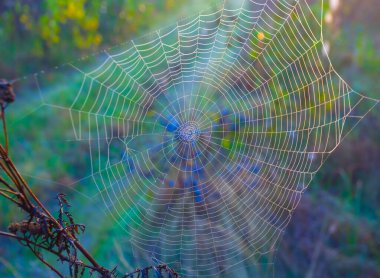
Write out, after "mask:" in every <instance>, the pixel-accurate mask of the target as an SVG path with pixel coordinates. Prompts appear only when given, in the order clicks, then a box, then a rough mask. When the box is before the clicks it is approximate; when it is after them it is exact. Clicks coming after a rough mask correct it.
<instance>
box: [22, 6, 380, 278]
mask: <svg viewBox="0 0 380 278" xmlns="http://www.w3.org/2000/svg"><path fill="white" fill-rule="evenodd" d="M232 2H234V3H232ZM321 29H322V25H321V19H320V18H319V16H316V15H315V13H313V11H312V10H311V8H310V6H309V5H308V3H306V2H305V1H303V0H299V1H296V0H281V1H280V0H255V1H251V0H246V1H241V2H238V4H237V3H236V1H231V3H230V2H226V3H223V4H222V6H221V7H219V8H218V9H216V10H213V11H207V12H202V13H200V14H199V15H197V16H195V17H191V18H187V19H183V20H181V21H179V22H178V23H177V24H176V25H173V26H170V27H167V28H163V29H161V30H159V31H157V32H154V33H151V34H149V35H147V36H145V37H143V38H140V39H137V40H133V41H131V42H128V43H126V44H124V45H120V46H117V47H114V48H111V49H108V50H106V51H104V52H102V53H99V54H97V55H94V56H91V57H86V58H84V59H81V60H80V61H76V62H73V63H70V64H67V65H66V66H64V67H63V68H60V69H58V70H57V71H56V72H55V71H50V72H47V73H40V74H37V75H35V76H34V77H33V80H29V81H28V82H31V83H33V84H35V86H36V89H38V92H39V93H40V94H39V97H38V99H39V100H38V101H37V102H39V103H40V105H39V106H38V107H37V108H36V109H35V110H33V111H30V114H28V116H29V117H31V115H34V114H37V115H38V117H40V118H41V119H42V120H44V121H53V119H54V121H55V122H54V123H55V125H56V126H57V127H59V128H57V131H52V130H47V131H46V134H45V136H47V137H49V136H50V137H51V138H50V139H49V140H48V142H47V145H46V146H35V148H36V149H37V150H36V151H35V152H36V153H38V154H40V152H45V155H46V152H47V151H46V150H48V149H53V150H55V151H53V154H48V155H51V156H52V155H54V156H55V157H62V159H63V157H67V154H68V152H73V150H75V153H78V156H77V157H74V158H72V159H71V160H70V163H71V164H70V163H69V165H74V166H71V167H76V166H75V165H77V164H78V163H77V161H80V160H83V161H84V163H82V164H80V165H81V167H83V168H81V169H80V170H81V172H82V173H84V174H83V175H82V176H77V177H75V178H73V179H74V180H73V181H71V183H69V184H79V183H80V184H82V186H81V187H79V189H78V190H79V191H80V192H81V193H82V194H84V195H85V196H88V198H90V199H94V198H98V197H101V198H102V199H103V200H104V205H105V207H106V209H107V211H108V215H110V216H112V217H113V219H114V220H115V222H117V223H118V224H120V226H121V227H123V229H125V231H126V234H127V235H128V237H129V240H130V242H131V244H132V246H133V249H134V255H135V256H136V257H141V258H152V259H154V260H156V261H161V262H165V263H169V264H170V265H171V266H172V267H174V268H175V269H178V270H179V271H180V273H181V274H183V275H185V276H186V277H192V276H194V277H199V276H213V277H214V276H216V275H219V274H222V273H226V271H228V270H229V269H234V268H237V267H242V266H246V267H247V266H251V265H259V264H261V263H263V262H264V263H271V262H270V261H265V260H263V259H262V258H263V257H264V255H266V254H272V253H273V251H274V250H275V244H276V242H277V241H278V239H279V237H280V236H281V235H282V233H283V231H284V229H285V227H286V226H287V224H288V222H289V221H290V218H291V215H292V212H293V211H294V210H295V209H296V207H297V205H298V203H299V201H300V199H301V196H302V193H303V192H304V191H305V189H306V188H307V186H308V185H309V183H310V181H311V179H312V178H313V176H314V175H315V173H316V172H317V171H318V169H319V168H320V167H321V165H322V164H323V162H324V161H325V160H326V158H327V157H328V155H329V154H331V153H332V152H333V151H334V149H335V148H336V147H337V146H338V145H339V143H340V142H341V141H342V139H343V138H344V137H345V135H347V133H348V132H350V130H351V129H352V127H353V126H355V125H356V124H357V122H359V121H360V119H362V118H363V117H364V116H365V115H366V114H367V113H368V112H369V110H370V109H371V108H372V107H374V105H376V104H377V101H374V100H371V99H369V98H366V97H365V96H362V95H361V94H358V93H356V92H355V91H353V90H352V89H351V88H350V87H349V86H348V85H347V83H346V82H345V81H344V80H342V79H341V78H340V76H339V75H338V74H337V73H336V72H335V70H334V68H333V67H332V65H331V63H330V61H329V59H328V57H327V54H326V52H325V50H324V45H323V38H322V35H321V34H322V32H321ZM62 72H64V73H65V76H66V77H65V80H64V82H62ZM51 84H60V85H59V86H58V85H55V86H52V85H51ZM16 85H17V84H16ZM52 115H54V116H52ZM34 140H35V139H34ZM53 145H54V146H56V145H60V147H61V148H62V147H63V149H64V150H63V151H62V150H61V149H60V150H58V149H56V148H54V147H52V146H53ZM38 148H40V149H41V150H43V151H39V150H38ZM32 156H33V154H32ZM36 163H38V162H36ZM58 164H59V163H58ZM87 174H88V175H87ZM49 179H53V180H54V179H56V180H58V179H59V175H58V174H57V176H52V177H49ZM62 183H63V182H62ZM94 186H96V188H97V192H98V193H96V194H94V193H91V192H92V191H91V190H92V189H93V188H94ZM246 275H247V276H248V277H252V273H249V272H247V273H246ZM241 277H243V276H241Z"/></svg>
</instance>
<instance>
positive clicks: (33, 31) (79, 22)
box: [0, 0, 186, 77]
mask: <svg viewBox="0 0 380 278" xmlns="http://www.w3.org/2000/svg"><path fill="white" fill-rule="evenodd" d="M185 2H186V1H185V0H176V1H174V0H163V1H149V0H141V1H136V0H122V1H119V0H110V1H103V0H91V1H89V0H37V1H26V0H5V1H1V3H0V18H1V22H0V45H1V46H0V49H1V53H2V59H1V60H0V72H1V73H5V77H8V76H20V75H23V74H26V73H32V72H35V71H38V70H40V69H41V68H46V67H49V66H53V65H54V66H55V65H58V64H61V63H63V62H67V61H69V60H71V59H74V58H76V57H78V56H80V55H83V54H88V53H91V52H94V51H96V50H98V49H103V48H106V47H108V46H111V45H114V44H118V43H121V42H124V41H127V40H128V39H129V38H131V37H132V36H134V35H136V34H138V33H141V32H143V31H145V30H147V29H149V28H150V27H151V26H152V25H162V24H165V23H167V22H168V21H167V20H168V18H170V16H169V17H168V16H167V15H168V14H169V15H170V14H172V13H178V9H179V8H180V7H182V6H183V4H184V3H185ZM62 53H64V54H65V55H62ZM15 65H16V66H15Z"/></svg>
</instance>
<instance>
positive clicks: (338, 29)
mask: <svg viewBox="0 0 380 278" xmlns="http://www.w3.org/2000/svg"><path fill="white" fill-rule="evenodd" d="M217 2H218V1H215V0H203V1H201V0H196V1H189V0H160V1H147V0H124V1H123V0H120V1H117V0H109V1H103V0H91V1H89V0H77V1H75V0H59V1H57V0H37V1H32V0H2V1H1V2H0V50H1V51H0V53H1V57H0V77H1V78H7V79H9V80H13V79H17V78H20V77H22V76H24V75H28V74H31V73H34V72H37V71H40V70H42V69H46V70H49V69H51V68H52V67H54V66H57V65H61V64H62V63H65V62H68V61H71V60H76V59H78V58H80V57H83V56H85V55H88V54H92V53H95V52H96V51H99V50H102V49H105V48H107V47H110V46H113V45H115V44H119V43H122V42H124V41H127V40H128V39H131V38H134V37H138V36H139V35H142V34H144V33H146V32H149V30H156V29H158V28H160V27H163V26H167V25H170V24H171V23H173V22H176V21H177V20H178V19H179V18H181V17H185V16H190V15H193V14H195V13H196V12H198V11H200V10H203V9H208V8H211V7H212V6H214V5H217ZM309 2H310V3H311V4H312V5H317V6H320V2H319V1H309ZM326 2H327V3H328V2H329V1H326ZM335 5H336V6H335ZM324 13H325V15H327V16H326V17H325V26H324V27H325V28H324V36H325V40H326V43H327V45H328V49H329V54H330V57H331V59H332V62H333V64H334V66H335V68H336V70H337V72H338V73H340V74H341V75H342V77H343V78H344V79H345V80H346V81H347V82H348V83H349V84H350V85H351V86H352V87H353V88H354V89H355V90H356V91H358V92H360V93H362V94H363V95H366V96H368V97H372V98H376V99H379V98H380V93H379V92H380V82H379V77H380V74H379V72H380V32H379V30H380V5H379V3H378V0H341V1H337V0H335V1H330V5H325V7H324ZM21 97H22V96H21ZM28 103H29V102H24V103H23V106H22V107H21V106H19V107H18V109H23V110H22V111H20V114H22V115H27V113H26V112H25V111H32V110H33V109H35V107H33V103H32V102H31V103H30V104H28ZM379 108H380V107H379V106H376V107H375V108H374V110H372V111H371V113H369V114H368V115H367V117H366V118H365V119H364V120H363V121H362V122H361V123H360V124H359V125H358V127H357V128H356V129H354V130H353V132H351V133H350V134H349V136H348V137H347V138H346V139H345V140H344V141H343V142H342V144H341V145H340V146H339V147H338V149H337V150H336V151H335V152H334V154H333V155H332V156H331V157H330V158H329V159H328V160H327V162H326V163H325V164H324V166H323V167H322V169H321V170H320V171H319V173H318V174H317V176H316V178H315V179H314V180H313V182H312V183H311V185H310V187H309V189H308V190H307V191H306V193H305V194H304V196H303V199H302V201H301V203H300V205H299V207H298V209H297V210H296V211H295V214H294V216H293V218H292V221H291V222H290V224H289V226H288V228H287V230H286V232H285V234H284V236H283V238H282V240H281V242H280V244H279V246H278V252H277V253H276V256H275V265H274V269H275V277H380V221H379V219H380V205H379V203H380V184H379V180H380V171H379V169H380V110H379ZM21 123H23V125H24V128H29V126H31V123H30V122H29V121H28V117H27V116H26V117H24V118H23V119H22V122H21ZM19 124H20V123H19ZM39 125H40V126H41V127H44V130H46V125H51V126H52V127H53V126H54V119H50V120H49V121H46V119H41V121H39V122H38V123H35V122H34V123H33V128H30V130H29V136H30V137H31V138H39V137H44V134H40V130H39V129H38V126H39ZM9 132H10V134H11V139H12V140H11V144H14V145H17V144H22V142H23V138H15V137H12V128H10V131H9ZM12 155H13V156H14V157H17V156H18V155H20V156H22V157H27V155H28V154H27V153H22V154H20V153H17V152H13V153H12ZM41 160H43V157H41ZM74 162H75V161H74ZM29 163H30V164H31V165H30V168H33V161H30V162H29ZM50 165H51V167H52V169H40V170H41V171H44V172H45V175H46V180H49V172H50V170H51V171H53V168H54V167H55V164H54V161H53V162H51V163H50ZM21 166H22V168H24V169H27V168H28V165H21ZM75 170H76V169H75V166H73V167H72V168H71V169H62V173H64V174H62V175H61V177H60V178H61V179H68V180H70V179H72V178H73V176H75V174H73V172H74V171H75ZM54 171H56V169H54ZM38 176H39V177H40V176H41V173H38ZM42 176H43V175H42ZM26 178H27V179H28V181H29V182H30V183H31V185H32V186H33V188H34V190H35V191H36V192H37V193H38V194H39V195H40V196H41V198H42V199H43V200H44V201H45V202H47V203H49V204H51V205H52V207H53V203H54V202H55V201H54V197H55V195H56V193H57V192H62V191H63V192H65V193H66V194H68V195H69V199H71V200H72V204H73V207H74V208H75V209H74V210H73V214H74V216H76V217H77V218H78V219H79V220H80V222H83V223H84V224H86V225H87V227H88V231H87V232H86V235H85V236H84V237H83V240H84V244H85V245H86V246H87V247H88V248H89V249H90V250H91V252H92V253H93V255H94V256H95V257H97V258H99V260H100V261H101V262H102V263H103V264H104V265H105V266H108V267H111V266H114V265H119V266H120V267H121V268H122V269H126V270H132V269H133V268H135V267H139V266H140V265H135V263H136V262H134V261H133V258H132V257H133V256H132V254H131V252H130V250H123V248H121V246H122V245H123V244H122V241H123V237H122V234H117V233H118V232H119V230H118V229H115V231H114V230H113V229H112V228H111V229H110V227H112V224H111V223H112V220H111V219H109V220H102V221H99V223H93V222H90V223H86V215H88V212H86V211H85V210H84V209H82V210H81V208H80V203H81V200H82V199H81V198H78V197H77V196H76V195H75V194H76V192H75V190H73V189H72V188H65V187H62V186H59V184H57V185H55V184H49V187H48V190H47V189H46V188H47V187H46V183H47V182H45V181H41V180H39V179H34V178H33V176H27V177H26ZM62 183H64V182H62ZM94 190H96V189H94ZM94 209H96V208H94ZM99 214H101V213H100V212H99ZM17 219H20V216H19V210H18V209H17V208H14V207H11V206H10V205H9V203H7V202H5V201H4V200H0V228H1V229H2V230H6V227H7V225H8V224H9V223H10V222H11V221H14V220H17ZM107 221H109V223H107ZM0 277H50V274H49V272H47V270H46V269H45V267H44V266H42V265H41V263H40V262H38V261H37V260H36V259H34V258H33V256H32V255H31V253H30V252H29V251H28V250H26V249H24V248H22V247H19V246H18V245H17V244H16V243H15V242H12V241H10V240H8V239H3V238H0Z"/></svg>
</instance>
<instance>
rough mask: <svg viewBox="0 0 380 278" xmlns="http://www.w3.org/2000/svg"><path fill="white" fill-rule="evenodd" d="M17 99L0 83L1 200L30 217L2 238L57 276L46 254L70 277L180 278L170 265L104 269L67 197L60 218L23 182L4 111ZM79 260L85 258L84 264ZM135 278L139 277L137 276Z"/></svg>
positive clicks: (61, 204)
mask: <svg viewBox="0 0 380 278" xmlns="http://www.w3.org/2000/svg"><path fill="white" fill-rule="evenodd" d="M14 100H15V93H14V91H13V88H12V85H11V84H9V83H8V82H7V81H5V80H0V109H1V110H0V113H1V114H0V117H1V122H2V126H3V136H4V146H5V147H4V146H3V145H2V144H0V172H1V175H0V197H1V196H2V197H4V198H5V199H6V200H8V201H10V202H11V203H12V204H14V205H16V206H18V207H19V208H21V209H22V210H23V211H24V212H26V214H27V216H28V217H27V219H25V220H23V221H21V222H18V223H11V224H10V225H9V227H8V230H9V232H4V231H0V236H3V237H8V238H11V239H15V240H17V241H18V242H19V243H20V244H22V245H24V246H26V247H28V248H29V249H30V250H31V251H32V253H33V254H34V255H35V256H36V258H38V259H39V260H40V261H41V262H42V263H43V264H45V265H46V266H47V267H49V268H50V269H51V270H52V271H53V272H55V273H56V274H57V275H58V277H65V275H64V274H63V273H62V271H60V270H58V269H57V268H56V267H55V266H53V264H52V263H50V262H48V261H47V259H46V258H45V257H44V254H45V253H49V254H51V255H53V256H54V257H55V258H56V259H57V260H58V261H59V262H62V263H66V264H67V265H68V273H69V276H70V277H75V278H76V277H82V276H83V274H84V273H85V272H86V271H88V272H89V273H90V275H93V274H97V275H98V276H99V277H102V278H114V277H123V278H129V277H140V276H141V277H147V278H148V277H149V272H150V271H153V272H154V273H155V274H156V277H164V276H163V273H164V274H166V276H167V277H172V278H177V277H179V276H178V274H177V273H176V272H175V271H173V270H172V269H170V268H169V267H168V266H167V265H158V266H150V267H146V268H144V269H136V270H135V271H133V272H131V273H129V274H124V275H123V274H120V273H118V271H117V269H116V268H114V269H112V270H109V269H106V268H104V267H102V266H101V265H100V264H99V263H98V262H97V261H96V259H95V258H94V257H93V256H92V255H91V254H90V253H89V252H88V251H87V250H86V249H85V248H84V247H83V246H82V245H81V243H80V242H79V240H78V238H77V236H78V235H79V234H81V233H84V232H85V226H84V225H82V224H77V223H76V222H75V221H74V218H73V216H72V215H71V213H70V212H69V208H70V204H69V202H68V201H67V200H66V197H65V195H64V194H61V193H60V194H58V195H57V202H58V205H59V212H58V217H56V218H55V217H54V216H53V215H52V213H51V212H50V211H49V210H48V209H47V208H46V207H45V206H44V205H43V204H42V202H41V201H40V200H39V199H38V197H37V196H36V195H35V194H34V192H33V191H32V189H31V188H30V187H29V185H28V184H27V182H26V181H25V180H24V179H23V177H22V176H21V174H20V173H19V171H18V170H17V168H16V166H15V165H14V163H13V162H12V160H11V159H10V157H9V143H8V134H7V128H6V121H5V109H6V107H7V106H8V104H10V103H12V102H13V101H14ZM80 257H84V259H85V261H83V260H81V259H80ZM135 275H136V276H135Z"/></svg>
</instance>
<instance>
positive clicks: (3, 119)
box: [1, 104, 9, 153]
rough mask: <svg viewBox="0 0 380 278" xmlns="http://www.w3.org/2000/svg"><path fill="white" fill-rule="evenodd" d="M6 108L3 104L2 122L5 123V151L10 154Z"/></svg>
mask: <svg viewBox="0 0 380 278" xmlns="http://www.w3.org/2000/svg"><path fill="white" fill-rule="evenodd" d="M4 113H5V107H4V104H1V120H2V122H3V132H4V141H5V142H4V144H5V150H6V151H7V153H8V144H9V143H8V133H7V125H6V122H5V114H4Z"/></svg>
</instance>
